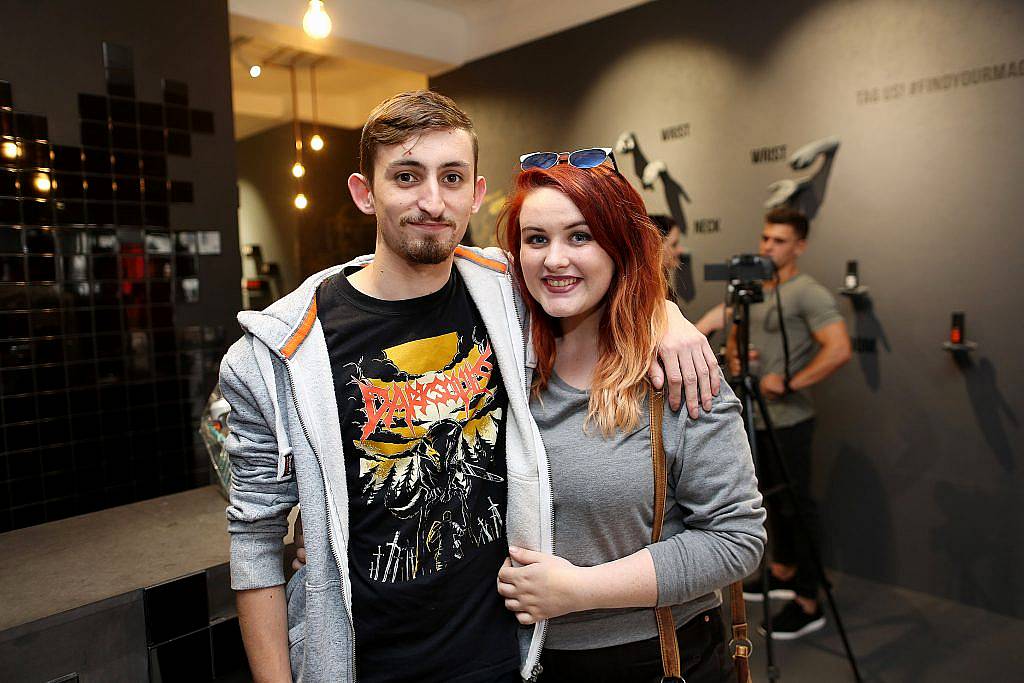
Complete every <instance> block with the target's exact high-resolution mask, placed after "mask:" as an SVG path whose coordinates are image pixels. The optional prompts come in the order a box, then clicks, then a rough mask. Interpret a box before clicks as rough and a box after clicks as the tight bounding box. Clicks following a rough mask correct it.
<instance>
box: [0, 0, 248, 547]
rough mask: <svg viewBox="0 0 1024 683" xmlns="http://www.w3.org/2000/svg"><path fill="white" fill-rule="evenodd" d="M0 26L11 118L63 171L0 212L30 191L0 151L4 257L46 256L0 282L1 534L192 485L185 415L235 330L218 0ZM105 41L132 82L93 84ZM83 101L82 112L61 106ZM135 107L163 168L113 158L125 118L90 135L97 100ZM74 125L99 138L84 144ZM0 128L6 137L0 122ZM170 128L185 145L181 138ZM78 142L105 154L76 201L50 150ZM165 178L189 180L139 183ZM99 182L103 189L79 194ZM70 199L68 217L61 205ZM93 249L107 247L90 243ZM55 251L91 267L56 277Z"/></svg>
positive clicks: (232, 195) (226, 81) (225, 82)
mask: <svg viewBox="0 0 1024 683" xmlns="http://www.w3.org/2000/svg"><path fill="white" fill-rule="evenodd" d="M0 22H2V25H3V27H4V28H3V40H2V41H0V81H7V82H10V85H11V90H12V91H13V106H14V111H15V113H17V112H23V113H31V114H34V115H38V116H40V117H42V118H43V119H45V121H46V122H47V128H48V134H47V135H46V136H45V138H46V140H43V141H42V142H41V143H39V147H40V148H41V149H43V150H46V151H48V150H49V149H57V150H60V149H61V148H64V149H63V151H64V152H67V153H68V154H67V155H66V157H62V158H65V160H66V161H65V162H59V161H54V162H53V165H55V166H57V165H60V164H62V163H63V167H62V168H58V169H57V171H58V172H64V173H65V174H66V175H60V176H56V177H57V179H58V181H59V182H58V183H57V186H56V189H55V191H54V194H53V200H54V201H50V200H49V199H47V200H46V206H47V207H48V209H47V210H48V211H49V212H50V213H49V216H50V217H49V218H46V219H40V218H37V217H33V218H32V220H31V221H30V220H29V216H30V214H29V212H28V209H27V208H19V207H26V206H28V204H29V202H31V201H33V200H29V199H26V198H25V196H26V192H25V188H26V187H27V186H28V185H27V183H26V181H27V179H28V178H30V177H31V174H34V173H38V172H40V169H41V168H42V167H41V166H40V165H39V163H38V162H36V163H35V166H33V167H32V168H30V167H29V166H28V165H24V166H22V167H21V168H20V169H19V168H17V167H16V166H17V164H15V167H14V168H11V167H10V166H12V164H9V163H0V166H3V167H4V168H2V169H0V172H2V173H4V174H7V175H5V182H4V183H3V185H2V188H3V189H2V191H0V194H4V195H5V197H4V198H3V205H4V212H3V214H2V216H3V217H2V218H0V223H4V225H2V226H0V229H2V230H3V231H4V236H5V240H4V245H3V250H4V252H5V256H4V259H5V263H15V262H17V261H18V260H19V259H25V260H27V263H29V264H30V265H31V264H32V263H33V259H36V260H37V261H38V262H46V263H47V264H50V268H51V270H50V272H46V271H45V270H40V271H37V272H36V273H33V272H32V270H31V268H30V269H29V270H28V271H27V274H25V273H21V274H19V273H18V272H15V271H17V270H18V269H17V268H15V269H14V270H13V271H10V272H5V273H4V275H3V276H2V277H0V280H2V283H0V287H2V292H0V309H2V312H0V315H3V316H5V317H4V319H3V323H2V324H0V338H2V339H3V342H2V344H3V351H4V356H3V361H4V363H3V365H4V367H3V368H0V370H3V377H2V381H0V395H2V397H3V399H4V400H3V412H2V424H3V428H2V430H0V431H2V433H3V435H4V442H3V446H2V448H3V453H2V457H0V477H2V479H0V531H5V530H7V529H9V528H11V527H14V528H17V527H22V526H29V525H31V524H36V523H39V522H43V521H50V520H54V519H60V518H62V517H67V516H70V515H74V514H78V513H82V512H89V511H91V510H96V509H100V508H104V507H110V506H113V505H119V504H122V503H127V502H131V501H134V500H139V499H143V498H149V497H153V496H157V495H161V494H164V493H170V492H173V491H180V490H182V489H185V488H191V487H194V486H196V485H206V484H207V483H208V482H209V473H208V469H209V468H208V463H207V457H206V454H205V452H204V451H203V450H202V447H201V445H200V444H199V442H198V440H197V438H196V426H197V422H196V418H197V416H198V413H199V411H200V409H201V408H202V406H203V403H204V401H205V398H206V396H208V394H209V391H210V390H211V389H212V387H213V385H214V383H215V382H216V371H217V367H218V364H219V359H220V356H221V355H222V354H223V351H224V348H225V346H224V344H225V341H226V339H227V340H230V339H231V338H233V337H235V336H236V335H237V325H236V324H235V322H234V314H235V313H236V312H237V310H238V309H239V308H240V299H241V297H240V292H239V280H240V277H241V270H240V264H239V257H238V230H237V195H236V185H235V155H234V136H233V130H232V129H233V125H232V111H231V80H230V69H229V58H230V54H229V35H228V11H227V3H226V2H225V1H224V0H219V1H215V2H210V1H207V0H186V1H184V2H173V3H158V2H144V3H139V2H133V1H130V0H108V1H105V2H100V3H82V2H72V1H71V0H55V1H53V2H43V3H35V2H16V1H5V2H0ZM105 42H107V43H111V44H113V45H117V46H121V47H123V48H126V49H127V50H128V51H129V52H130V54H131V62H132V69H131V70H128V71H125V72H121V73H120V76H121V77H127V78H130V79H131V82H133V83H134V94H132V92H131V90H128V91H127V92H126V91H124V90H121V91H119V92H115V91H114V90H110V89H109V87H108V86H109V83H108V78H107V73H106V72H105V68H104V50H103V45H104V43H105ZM165 79H166V80H168V81H176V82H179V83H180V84H184V86H185V87H187V93H188V95H187V97H188V102H187V107H188V108H184V107H171V106H165V105H166V104H167V103H168V102H170V101H169V100H167V99H166V92H165V85H164V82H165ZM172 90H173V88H172ZM83 94H84V95H86V96H89V97H92V98H93V100H92V102H93V104H94V105H97V104H98V106H99V111H100V112H101V113H99V114H97V113H95V111H96V109H95V107H94V108H93V110H92V113H88V114H87V113H86V111H85V110H80V100H79V96H80V95H83ZM108 95H110V96H113V95H120V96H121V97H119V98H116V99H115V98H113V97H109V98H108ZM142 102H144V103H148V104H149V105H151V108H150V109H149V110H148V111H150V112H152V111H153V110H154V109H155V111H156V112H157V119H156V123H155V124H154V125H150V126H148V127H147V128H146V129H145V132H146V133H148V134H149V136H148V138H147V139H148V140H149V143H147V144H148V147H146V149H147V150H148V153H149V154H151V155H153V159H154V161H157V162H161V163H162V162H165V163H166V176H161V175H160V173H159V172H158V171H155V170H154V169H156V168H158V167H159V166H160V165H161V164H157V163H154V164H150V163H149V162H148V161H146V162H145V165H144V167H143V166H140V165H139V163H138V158H137V157H135V161H131V160H132V158H133V156H132V155H135V154H138V153H139V147H140V146H143V145H142V140H143V136H142V134H141V131H143V127H142V126H140V127H139V128H138V131H136V129H135V127H134V125H135V124H132V123H120V122H119V121H121V120H124V117H121V118H115V124H116V125H115V128H114V130H115V131H116V130H121V131H122V132H124V133H126V134H127V137H125V136H124V135H122V136H121V137H118V138H116V139H117V140H118V141H117V142H115V143H114V144H112V145H111V144H110V140H114V139H115V138H114V137H113V136H112V137H111V138H110V140H107V141H105V142H104V141H103V140H102V137H103V136H106V132H105V130H106V129H107V127H108V126H109V125H110V122H109V121H108V117H107V107H108V104H109V106H110V107H111V109H110V111H111V112H113V111H114V109H113V107H115V106H116V107H117V111H119V112H122V113H123V112H133V114H132V116H134V115H135V114H138V115H139V116H140V117H141V111H142V110H141V108H139V106H138V105H139V103H142ZM4 104H6V103H4ZM170 104H175V103H173V102H171V103H170ZM176 104H185V103H184V102H177V103H176ZM195 110H199V111H198V112H197V111H195ZM6 114H7V113H6V112H4V115H5V116H6ZM165 114H166V116H165ZM173 115H178V116H179V117H180V119H178V118H174V119H172V116H173ZM118 116H121V115H120V114H119V115H118ZM125 116H127V115H125ZM129 118H130V117H129ZM85 119H90V120H89V121H84V120H85ZM5 120H9V119H5ZM15 120H17V119H15ZM179 121H183V123H180V122H179ZM144 123H151V121H146V122H144ZM84 126H88V127H90V130H91V131H92V132H93V133H94V134H95V135H98V136H100V137H99V138H95V137H90V139H91V140H92V141H91V142H90V141H87V140H85V139H84V136H83V127H84ZM211 126H212V129H211ZM168 129H174V130H168ZM97 131H99V133H97ZM3 132H4V133H5V134H8V133H10V132H11V131H10V130H8V129H6V124H5V130H4V131H3ZM14 132H15V134H17V135H20V136H22V137H24V134H25V129H23V127H21V125H20V124H18V125H17V126H16V127H15V129H14ZM154 136H155V137H154ZM35 137H40V136H39V135H35ZM96 139H100V140H101V141H100V142H97V141H96ZM172 139H174V140H178V141H182V140H187V141H188V143H189V144H190V147H191V148H190V151H189V152H188V153H187V154H186V153H184V152H183V151H182V150H183V149H185V148H187V146H188V145H187V144H184V143H183V145H182V146H178V145H172V144H171V142H170V141H171V140H172ZM22 144H27V145H33V144H36V143H31V142H27V141H22ZM83 146H91V149H90V150H88V152H89V153H90V154H93V156H92V157H90V158H92V159H94V160H98V161H99V162H102V160H103V159H104V155H105V156H106V158H107V159H110V158H111V157H114V158H117V159H118V160H119V163H122V164H125V165H124V166H118V167H116V170H115V171H113V172H112V171H111V168H110V167H109V165H108V167H107V168H106V170H105V171H104V170H99V171H94V172H93V175H92V176H91V178H90V177H87V178H86V179H87V180H89V186H88V188H87V189H86V190H84V194H85V197H86V200H87V201H84V202H79V200H77V199H69V197H70V196H71V195H68V194H67V192H68V191H69V190H72V189H73V188H75V187H77V192H78V193H79V196H81V195H82V194H83V175H82V168H81V165H79V166H78V168H77V169H72V168H70V165H71V163H70V161H69V160H75V162H74V163H76V164H78V163H80V162H78V161H77V159H78V158H79V154H80V152H81V149H82V148H83ZM172 147H174V149H172ZM176 152H181V153H176ZM17 163H22V162H17ZM26 164H27V162H26ZM46 165H47V166H48V165H50V164H46ZM143 168H144V169H145V170H143ZM125 169H128V170H125ZM19 171H20V172H22V173H23V174H24V175H23V182H22V184H21V190H19V191H13V190H12V188H14V187H15V185H14V184H13V183H10V182H7V181H6V179H7V178H8V177H9V176H10V175H11V174H16V173H18V172H19ZM42 172H45V173H49V172H50V171H49V170H47V169H45V168H42ZM154 174H155V176H157V177H152V176H154ZM143 175H145V176H146V178H145V187H146V189H145V192H144V193H141V192H140V190H139V188H140V178H141V177H142V176H143ZM94 180H95V181H96V182H93V181H94ZM167 180H170V181H179V182H181V183H188V184H189V185H180V186H177V185H175V187H180V188H181V189H182V190H183V192H180V193H177V194H175V195H173V196H171V197H170V199H168V198H167V197H164V198H160V197H159V196H158V194H157V192H155V190H157V189H158V188H159V187H161V186H163V185H164V184H165V183H166V181H167ZM100 181H102V182H100ZM113 183H119V184H120V188H119V189H114V188H113V185H112V184H113ZM132 183H134V186H135V195H136V196H134V197H132V196H130V193H129V192H128V189H129V188H130V187H131V184H132ZM103 184H106V188H107V189H106V193H107V195H108V196H106V197H102V196H99V194H100V193H99V192H97V189H98V188H101V187H102V186H103ZM140 194H141V195H143V198H144V200H145V201H144V202H143V201H140V196H139V195H140ZM110 195H113V196H110ZM36 204H37V205H38V203H36ZM79 204H80V206H81V207H83V208H81V210H82V211H83V213H82V214H81V215H79V216H78V217H73V215H72V214H71V213H64V212H62V208H61V207H62V206H71V205H79ZM93 206H95V207H97V208H96V210H95V211H94V209H93V208H92V207H93ZM11 207H14V208H13V211H12V210H11ZM104 207H105V209H106V211H105V212H104V211H101V210H100V209H102V208H104ZM19 212H20V213H19ZM161 214H162V215H163V216H164V217H163V218H161V217H160V216H161ZM104 215H105V216H106V218H101V217H102V216H104ZM115 216H116V218H115ZM21 224H24V225H23V226H22V225H21ZM196 231H208V232H216V233H218V234H219V237H220V243H221V251H220V253H219V254H210V255H198V256H197V255H194V254H192V253H189V252H188V251H187V250H180V251H179V252H178V253H172V254H166V255H165V254H162V253H158V252H162V248H161V249H158V250H154V249H152V248H150V247H148V246H147V247H146V252H145V253H144V252H143V245H144V244H147V245H149V244H152V243H151V242H150V241H149V240H151V239H155V240H158V241H159V243H161V244H164V243H167V241H168V239H171V240H176V239H177V238H178V236H179V235H181V234H185V235H186V238H187V236H188V235H193V236H194V235H195V233H196ZM19 235H24V240H23V242H24V244H23V247H21V248H19V247H18V245H17V240H18V239H21V238H20V237H18V236H19ZM33 235H35V236H36V237H34V238H33V237H32V236H33ZM103 240H108V241H107V242H103V243H102V244H101V242H102V241H103ZM182 243H183V244H187V241H183V242H182ZM104 244H106V246H104ZM104 250H106V251H109V253H107V254H105V255H98V252H100V251H104ZM22 252H27V255H23V254H22ZM36 254H42V255H40V256H36ZM72 259H84V260H83V261H81V263H88V264H91V265H90V266H89V271H88V274H87V275H83V274H82V273H83V272H84V271H75V272H72V268H70V264H71V263H72ZM96 259H107V260H108V261H107V262H108V264H110V265H109V268H108V269H106V270H101V269H99V268H98V267H97V263H98V262H97V260H96ZM192 277H197V278H198V281H199V299H198V301H192V300H191V299H189V300H186V299H185V298H184V296H182V292H181V291H180V288H181V287H182V286H184V285H183V283H182V281H183V280H184V279H190V278H192ZM191 284H192V282H191V281H190V282H189V283H188V285H191ZM101 291H102V292H104V294H103V299H102V301H101V299H100V294H99V293H100V292H101ZM83 292H84V293H83ZM16 319H24V320H31V325H30V326H28V327H22V326H19V327H18V328H17V329H15V327H14V326H13V325H11V324H10V323H11V322H12V321H14V320H16ZM41 322H45V329H44V327H43V326H41V325H40V323H41ZM8 352H10V353H8ZM44 352H45V357H44V355H43V354H44ZM12 378H17V380H18V381H17V382H11V381H8V380H10V379H12ZM14 406H17V412H15V411H13V410H11V408H12V407H14Z"/></svg>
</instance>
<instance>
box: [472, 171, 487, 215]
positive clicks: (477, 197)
mask: <svg viewBox="0 0 1024 683" xmlns="http://www.w3.org/2000/svg"><path fill="white" fill-rule="evenodd" d="M486 196H487V179H486V178H484V177H483V176H482V175H481V176H477V177H476V185H474V186H473V213H476V212H477V211H479V210H480V207H481V206H482V205H483V203H484V197H486Z"/></svg>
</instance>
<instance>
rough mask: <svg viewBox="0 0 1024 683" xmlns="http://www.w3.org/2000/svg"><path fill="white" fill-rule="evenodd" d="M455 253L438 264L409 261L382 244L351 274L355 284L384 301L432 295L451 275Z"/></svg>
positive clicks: (365, 292)
mask: <svg viewBox="0 0 1024 683" xmlns="http://www.w3.org/2000/svg"><path fill="white" fill-rule="evenodd" d="M454 259H455V257H454V255H452V256H449V257H448V258H447V259H446V260H444V261H442V262H441V263H437V264H422V263H409V262H408V261H406V260H405V259H402V258H399V257H397V256H395V255H394V254H393V253H391V252H390V251H389V250H387V249H380V248H379V246H378V248H377V250H376V251H375V252H374V254H373V261H371V262H370V263H368V264H367V265H366V267H365V268H361V269H359V270H358V271H356V272H355V273H353V274H352V275H349V276H348V281H349V282H351V283H352V286H353V287H355V288H356V289H357V290H359V291H360V292H362V293H363V294H365V295H367V296H372V297H373V298H374V299H381V300H383V301H403V300H405V299H415V298H417V297H421V296H426V295H428V294H433V293H434V292H436V291H438V290H439V289H441V288H442V287H444V286H445V283H447V282H448V279H449V278H451V275H452V263H453V262H454Z"/></svg>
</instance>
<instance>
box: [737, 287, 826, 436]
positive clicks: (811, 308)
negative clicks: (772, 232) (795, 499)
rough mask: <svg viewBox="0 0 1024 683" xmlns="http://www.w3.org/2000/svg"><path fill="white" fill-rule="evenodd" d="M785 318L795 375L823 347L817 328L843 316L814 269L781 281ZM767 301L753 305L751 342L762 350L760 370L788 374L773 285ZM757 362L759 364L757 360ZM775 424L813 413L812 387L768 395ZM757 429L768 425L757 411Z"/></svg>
mask: <svg viewBox="0 0 1024 683" xmlns="http://www.w3.org/2000/svg"><path fill="white" fill-rule="evenodd" d="M779 296H780V298H781V299H782V313H783V316H784V318H783V322H784V323H785V326H786V336H787V338H788V339H789V375H790V377H792V376H793V375H795V374H796V373H797V372H799V371H800V370H802V369H803V368H805V367H806V366H807V364H808V363H810V362H811V359H812V358H814V356H815V354H817V353H818V349H819V348H820V346H819V344H818V342H816V341H815V340H814V336H813V333H814V332H817V331H818V330H820V329H821V328H823V327H825V326H826V325H830V324H832V323H834V322H836V321H837V320H842V319H843V317H842V316H841V315H840V314H839V308H838V306H837V305H836V300H835V298H834V297H833V296H832V294H831V293H829V291H828V290H827V289H825V288H824V287H823V286H821V285H820V284H818V282H817V281H816V280H815V279H814V278H812V277H811V276H810V275H807V274H805V273H799V274H797V275H796V276H795V277H794V278H792V279H790V280H787V281H786V282H783V283H782V285H780V286H779ZM764 298H765V300H764V302H763V303H759V304H754V305H752V306H751V307H750V343H751V344H752V345H753V347H754V348H755V349H756V350H757V351H759V352H760V354H761V358H760V363H759V365H760V369H759V370H758V369H757V368H756V367H755V366H753V365H752V368H751V370H752V371H754V370H757V374H759V375H762V376H763V375H767V374H776V375H781V376H783V377H785V376H786V361H785V355H784V353H783V349H782V332H781V331H780V330H779V311H778V306H777V304H776V300H775V292H774V290H769V289H765V292H764ZM755 365H756V364H755ZM766 403H767V405H768V413H769V415H770V417H771V418H772V424H773V426H775V427H792V426H793V425H795V424H798V423H800V422H803V421H804V420H809V419H810V418H812V417H814V405H813V403H812V401H811V395H810V393H809V392H808V391H807V390H802V391H795V392H793V393H791V394H788V395H786V396H782V397H781V398H777V399H773V400H770V401H766ZM754 414H755V418H756V420H755V422H756V426H757V428H758V429H761V428H763V427H764V422H763V421H762V420H761V416H760V415H759V414H757V411H756V410H755V411H754Z"/></svg>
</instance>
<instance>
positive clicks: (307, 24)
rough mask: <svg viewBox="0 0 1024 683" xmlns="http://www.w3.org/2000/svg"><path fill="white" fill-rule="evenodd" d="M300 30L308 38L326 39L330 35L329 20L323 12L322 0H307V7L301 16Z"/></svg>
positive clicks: (324, 11)
mask: <svg viewBox="0 0 1024 683" xmlns="http://www.w3.org/2000/svg"><path fill="white" fill-rule="evenodd" d="M302 30H303V31H305V32H306V35H308V36H309V37H310V38H326V37H327V36H328V35H330V33H331V18H330V17H329V16H327V12H326V10H324V3H323V0H309V7H307V8H306V13H305V14H303V15H302Z"/></svg>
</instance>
